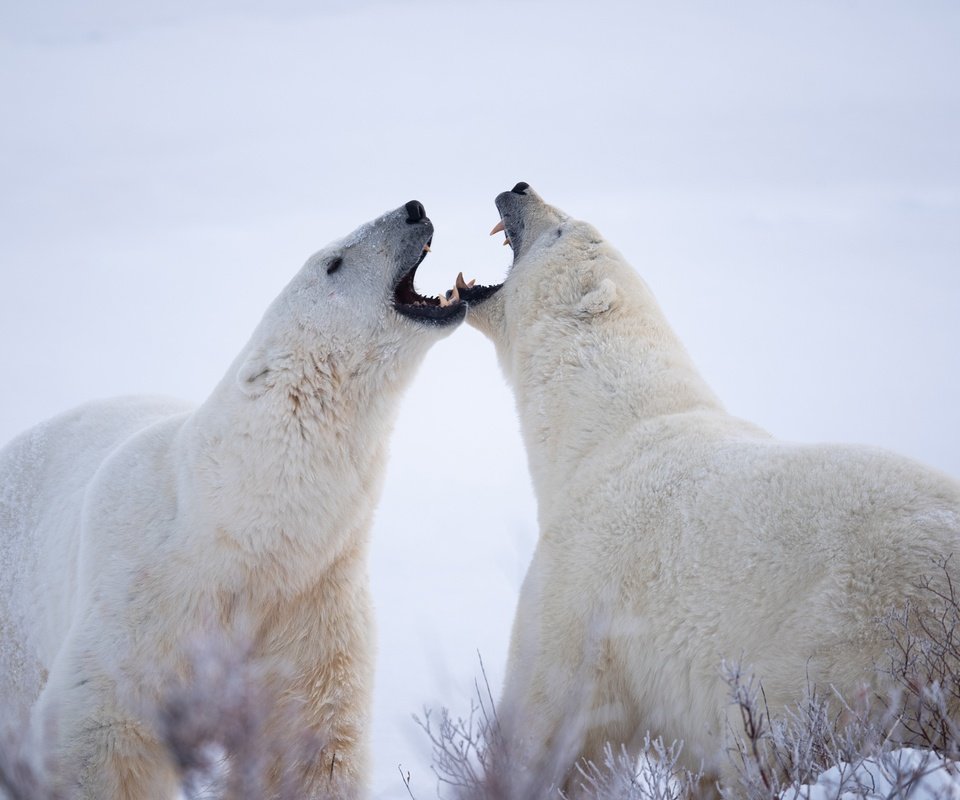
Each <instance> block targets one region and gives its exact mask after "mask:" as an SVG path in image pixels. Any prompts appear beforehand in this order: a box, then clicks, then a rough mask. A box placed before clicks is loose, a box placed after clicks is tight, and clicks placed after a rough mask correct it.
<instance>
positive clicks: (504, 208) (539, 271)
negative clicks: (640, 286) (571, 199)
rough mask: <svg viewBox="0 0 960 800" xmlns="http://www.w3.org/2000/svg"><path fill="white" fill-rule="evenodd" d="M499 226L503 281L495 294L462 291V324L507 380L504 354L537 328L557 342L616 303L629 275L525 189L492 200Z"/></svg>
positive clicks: (606, 250) (593, 239)
mask: <svg viewBox="0 0 960 800" xmlns="http://www.w3.org/2000/svg"><path fill="white" fill-rule="evenodd" d="M496 205H497V210H498V211H499V212H500V222H499V223H498V224H497V225H496V227H494V229H493V231H491V234H495V233H499V232H500V231H503V233H504V235H505V236H506V242H505V244H509V245H510V247H511V249H512V251H513V264H512V265H511V266H510V268H509V272H508V275H507V278H506V280H505V281H504V282H503V283H502V284H499V285H496V286H466V285H465V284H464V283H463V282H462V281H460V280H458V286H460V289H459V297H460V299H461V300H464V301H466V302H467V303H468V305H469V314H468V317H467V319H468V322H469V323H470V324H471V325H473V326H474V327H475V328H478V329H479V330H481V331H483V333H485V334H486V335H487V336H489V337H490V338H491V339H492V340H493V341H494V343H495V344H496V346H497V350H498V353H499V354H500V357H501V364H502V365H503V367H504V369H505V370H506V371H507V373H508V377H510V374H509V373H510V358H509V355H510V352H511V351H512V350H514V349H516V347H517V345H518V342H519V340H520V339H521V338H523V337H524V336H525V335H526V334H527V333H528V332H530V331H533V330H539V331H540V333H543V332H544V326H550V327H555V328H557V330H558V331H562V332H563V334H564V337H565V338H566V335H567V334H568V333H570V332H572V331H573V329H574V328H576V326H577V325H580V324H589V323H590V321H591V320H593V319H594V318H595V317H597V316H598V315H602V314H605V313H606V312H608V311H611V310H612V309H613V308H614V307H615V306H616V305H617V303H618V298H619V293H618V289H617V286H618V284H619V283H620V282H621V280H623V279H624V278H626V279H627V280H632V279H631V278H629V277H626V276H625V273H627V272H632V271H631V270H630V268H629V267H628V266H627V265H626V264H625V262H623V259H622V258H621V257H620V256H619V254H618V253H617V252H616V251H615V250H613V248H611V247H610V246H609V245H607V244H606V242H604V241H603V240H602V238H601V237H600V234H599V233H597V231H596V229H595V228H594V227H593V226H591V225H589V224H587V223H585V222H580V221H578V220H574V219H572V218H571V217H570V216H568V215H567V214H565V213H564V212H563V211H560V210H559V209H557V208H554V207H553V206H551V205H548V204H547V203H545V202H544V201H543V200H542V199H541V198H540V196H539V195H538V194H537V193H536V192H534V191H533V189H531V188H530V186H529V184H527V183H523V182H521V183H518V184H517V185H516V186H514V187H513V188H512V189H511V190H510V191H509V192H503V193H502V194H500V195H498V196H497V198H496Z"/></svg>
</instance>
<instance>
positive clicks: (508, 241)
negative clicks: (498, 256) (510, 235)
mask: <svg viewBox="0 0 960 800" xmlns="http://www.w3.org/2000/svg"><path fill="white" fill-rule="evenodd" d="M503 244H504V247H506V246H507V245H508V244H510V239H504V240H503Z"/></svg>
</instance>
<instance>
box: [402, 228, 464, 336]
mask: <svg viewBox="0 0 960 800" xmlns="http://www.w3.org/2000/svg"><path fill="white" fill-rule="evenodd" d="M429 252H430V241H427V243H426V244H425V245H424V246H423V252H422V253H420V257H419V258H418V259H417V261H416V263H415V264H414V265H413V266H412V267H410V269H408V270H407V271H406V272H404V273H403V274H402V275H401V276H400V278H399V280H398V281H397V284H396V286H394V288H393V308H394V310H395V311H396V312H397V313H398V314H400V315H402V316H404V317H407V318H408V319H412V320H414V321H416V322H420V323H426V324H428V325H450V324H453V323H455V322H459V321H460V320H462V319H463V317H464V314H465V313H466V310H467V309H466V306H465V305H464V304H463V303H461V302H460V297H459V296H458V294H457V287H456V286H455V287H454V288H453V290H452V292H447V293H446V294H445V295H443V296H440V297H436V296H430V297H428V296H424V295H422V294H420V293H419V292H418V291H417V290H416V289H415V288H414V285H413V281H414V278H415V277H416V274H417V267H419V266H420V264H421V263H422V262H423V259H425V258H426V257H427V253H429Z"/></svg>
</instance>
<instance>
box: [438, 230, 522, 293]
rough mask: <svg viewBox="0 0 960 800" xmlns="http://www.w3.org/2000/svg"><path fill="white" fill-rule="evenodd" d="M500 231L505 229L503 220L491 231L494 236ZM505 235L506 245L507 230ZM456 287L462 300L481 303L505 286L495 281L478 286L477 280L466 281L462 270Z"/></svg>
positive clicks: (507, 239)
mask: <svg viewBox="0 0 960 800" xmlns="http://www.w3.org/2000/svg"><path fill="white" fill-rule="evenodd" d="M500 231H504V227H503V220H501V221H500V222H498V223H497V224H496V226H495V227H494V229H493V230H492V231H490V235H491V236H493V235H494V234H495V233H499V232H500ZM504 236H505V237H506V238H505V239H504V240H503V243H504V244H505V245H509V244H510V236H509V235H507V233H506V231H504ZM510 246H511V248H512V247H513V245H510ZM454 287H455V289H456V290H457V292H458V297H459V299H460V300H462V301H464V302H466V303H479V302H482V301H483V300H486V299H487V298H488V297H491V296H493V295H495V294H496V293H497V292H499V291H500V290H501V289H502V288H503V284H502V283H493V284H490V285H489V286H486V285H483V284H481V285H479V286H478V285H477V282H476V281H475V280H474V281H470V282H467V281H464V279H463V273H462V272H461V273H460V274H459V275H457V281H456V283H455V284H454ZM450 295H451V293H450V292H447V297H450Z"/></svg>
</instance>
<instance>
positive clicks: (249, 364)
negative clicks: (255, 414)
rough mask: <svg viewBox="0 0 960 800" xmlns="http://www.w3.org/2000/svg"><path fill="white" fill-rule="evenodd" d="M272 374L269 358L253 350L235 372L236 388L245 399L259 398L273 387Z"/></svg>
mask: <svg viewBox="0 0 960 800" xmlns="http://www.w3.org/2000/svg"><path fill="white" fill-rule="evenodd" d="M272 373H273V367H272V366H271V365H270V358H269V356H268V355H267V354H266V353H264V352H263V351H262V350H254V351H253V352H252V353H251V354H250V355H249V356H248V357H247V359H246V360H245V361H244V362H243V364H242V365H241V367H240V369H239V370H238V371H237V386H239V387H240V391H241V392H243V393H244V394H245V395H246V396H247V397H250V398H257V397H260V395H262V394H263V393H264V392H266V391H267V389H269V388H270V387H271V386H272V385H273V375H272Z"/></svg>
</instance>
